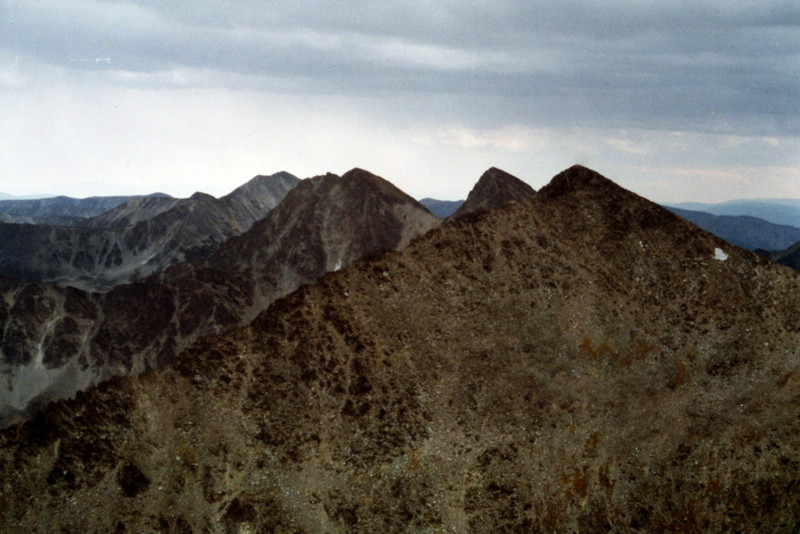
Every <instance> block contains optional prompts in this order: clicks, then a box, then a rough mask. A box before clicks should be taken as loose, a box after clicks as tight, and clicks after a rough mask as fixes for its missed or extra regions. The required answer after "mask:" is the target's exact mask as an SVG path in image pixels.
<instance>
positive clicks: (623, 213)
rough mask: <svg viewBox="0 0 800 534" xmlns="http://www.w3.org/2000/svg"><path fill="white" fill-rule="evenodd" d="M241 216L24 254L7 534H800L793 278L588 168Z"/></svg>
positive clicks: (10, 300)
mask: <svg viewBox="0 0 800 534" xmlns="http://www.w3.org/2000/svg"><path fill="white" fill-rule="evenodd" d="M247 187H250V188H251V189H250V190H249V191H247V192H246V194H243V195H240V196H239V197H238V198H236V195H235V192H234V193H232V196H233V197H234V198H233V199H232V200H229V201H226V200H225V199H226V198H227V197H223V198H222V199H214V198H213V197H208V196H205V195H195V196H193V197H192V198H190V199H182V200H181V199H172V198H168V197H164V196H150V197H141V198H135V199H129V200H127V201H126V202H124V203H121V204H118V205H117V206H115V207H113V208H112V209H111V211H108V210H106V211H105V212H104V213H100V214H96V215H94V216H92V217H91V218H86V220H85V221H83V222H80V221H79V224H73V225H72V226H63V225H62V226H58V227H54V226H42V225H28V226H24V225H20V224H15V225H13V226H16V227H15V228H11V229H8V230H3V231H4V232H7V233H5V234H3V235H4V237H3V238H2V239H3V241H2V243H3V246H4V247H6V244H7V243H8V244H9V245H8V246H11V244H12V243H13V246H14V247H17V248H16V249H15V250H17V251H18V252H14V251H10V252H9V251H3V252H2V254H3V255H4V256H3V260H2V265H3V269H4V271H3V272H4V273H5V274H6V275H7V276H6V277H4V278H3V279H2V281H0V294H2V299H0V326H2V346H1V347H0V348H1V349H2V360H0V373H2V379H3V381H2V384H0V417H2V423H3V426H5V427H6V428H5V430H3V431H2V432H0V530H2V531H3V532H97V533H100V532H102V533H106V532H137V533H138V532H180V533H188V532H231V533H234V532H235V533H244V532H263V533H267V532H286V533H289V532H291V533H299V532H308V533H311V532H326V533H334V532H336V533H361V532H363V533H374V532H408V533H438V532H459V533H460V532H476V533H484V532H486V533H488V532H600V531H602V532H606V531H611V532H793V531H796V529H797V525H799V524H800V483H798V480H800V273H798V272H797V271H795V270H793V269H790V268H788V267H785V266H782V265H779V264H778V263H776V262H774V261H772V260H771V259H769V258H767V257H764V256H762V255H758V254H756V253H754V252H751V251H749V250H745V249H742V248H739V247H737V246H735V245H733V244H730V243H729V242H727V241H724V240H723V239H721V238H719V237H716V236H714V235H712V234H710V233H708V232H707V231H705V230H702V229H700V228H698V227H697V226H695V225H694V224H692V223H691V222H689V221H688V220H687V219H685V218H682V217H680V216H678V215H676V214H675V213H672V212H671V211H669V210H667V209H666V208H664V207H661V206H659V205H657V204H654V203H652V202H650V201H648V200H646V199H644V198H642V197H639V196H637V195H636V194H634V193H632V192H630V191H627V190H625V189H623V188H621V187H619V186H618V185H616V184H615V183H614V182H612V181H611V180H609V179H607V178H605V177H603V176H601V175H599V174H598V173H596V172H594V171H592V170H590V169H587V168H585V167H581V166H574V167H571V168H569V169H567V170H565V171H564V172H562V173H560V174H558V175H557V176H555V177H554V178H552V180H551V181H550V182H549V184H548V185H546V186H545V187H543V188H541V189H540V190H539V191H538V192H536V191H534V190H533V189H532V188H530V187H529V186H528V185H527V184H525V183H524V182H523V181H521V180H519V179H518V178H516V177H514V176H512V175H510V174H508V173H505V172H503V171H501V170H499V169H495V168H492V169H489V170H488V171H487V172H486V173H485V174H484V175H483V176H482V177H481V178H480V180H479V181H478V182H477V184H476V186H475V188H474V189H473V191H472V192H471V193H470V194H469V196H468V197H467V201H466V202H465V203H464V204H463V205H461V206H460V207H458V211H455V212H453V211H452V210H450V212H449V213H452V214H451V215H450V216H449V217H447V219H445V220H444V221H442V219H440V218H439V217H436V216H434V215H432V214H431V213H430V212H429V211H428V210H427V209H426V208H425V207H424V206H423V205H422V204H420V203H419V202H417V201H416V200H414V199H413V198H411V197H409V196H408V195H406V194H405V193H403V192H402V191H400V190H399V189H397V188H396V187H394V186H393V185H392V184H391V183H389V182H387V181H386V180H384V179H382V178H380V177H378V176H375V175H373V174H371V173H369V172H367V171H365V170H361V169H353V170H352V171H349V172H347V173H345V174H344V175H342V176H337V175H333V174H328V175H325V176H319V177H315V178H309V179H304V180H298V179H296V178H294V177H292V176H291V175H288V174H286V173H279V174H278V175H273V176H271V177H260V178H258V179H255V180H254V182H251V183H250V184H248V186H247ZM427 200H430V199H427ZM438 207H440V208H447V209H449V208H451V207H452V208H455V207H456V206H445V205H441V204H439V205H438ZM20 216H22V215H20ZM60 216H69V217H74V214H62V215H60ZM178 219H179V220H181V221H183V222H182V223H179V224H176V223H173V222H171V221H174V220H178ZM15 232H18V234H17V233H15ZM59 232H61V233H59ZM181 232H185V233H181ZM16 235H19V236H20V237H13V238H12V237H6V236H16ZM23 236H24V237H23ZM115 246H116V248H115ZM26 247H28V248H26ZM43 250H46V251H48V252H47V254H44V255H43V252H42V251H43ZM37 251H38V252H37ZM118 260H119V261H118ZM14 262H16V263H14ZM9 266H11V267H9ZM14 269H17V271H14Z"/></svg>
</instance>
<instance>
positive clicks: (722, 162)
mask: <svg viewBox="0 0 800 534" xmlns="http://www.w3.org/2000/svg"><path fill="white" fill-rule="evenodd" d="M189 5H191V6H193V7H192V8H189V7H188V6H189ZM0 28H1V29H0V110H2V117H3V119H2V127H0V191H3V192H6V193H12V194H27V193H34V192H44V193H54V194H68V195H71V196H79V197H83V196H90V195H109V194H131V193H150V192H155V191H162V192H165V193H169V194H171V195H174V196H188V195H190V194H191V193H192V192H194V191H196V190H201V191H204V192H207V193H210V194H213V195H215V196H220V195H222V194H225V193H227V192H229V191H230V190H232V189H233V188H235V187H236V186H238V185H240V184H242V183H244V182H245V181H247V180H248V179H250V178H251V177H252V176H254V175H256V174H272V173H274V172H278V171H281V170H286V171H289V172H291V173H293V174H295V175H297V176H299V177H301V178H305V177H309V176H313V175H317V174H322V173H324V172H328V171H330V172H334V173H337V174H341V173H344V172H345V171H347V170H349V169H350V168H352V167H362V168H365V169H368V170H370V171H372V172H374V173H376V174H379V175H381V176H383V177H384V178H387V179H388V180H390V181H392V182H393V183H395V184H396V185H397V186H398V187H400V188H401V189H403V190H405V191H406V192H408V193H409V194H411V195H412V196H415V197H417V198H420V197H424V196H430V197H435V198H443V199H456V198H464V197H466V195H467V193H468V192H469V189H470V188H471V186H472V185H473V184H474V182H475V181H476V180H477V179H478V177H479V176H480V175H481V173H482V172H483V171H484V170H486V169H487V168H488V167H491V166H496V167H500V168H502V169H504V170H506V171H508V172H510V173H512V174H514V175H516V176H518V177H520V178H522V179H523V180H525V181H527V182H528V183H530V184H531V185H532V186H533V187H534V188H537V189H538V188H540V187H541V186H542V185H544V184H545V183H547V181H548V180H549V179H550V178H551V177H552V176H553V175H554V174H556V173H557V172H559V171H561V170H562V169H564V168H566V167H569V166H570V165H572V164H574V163H581V164H583V165H586V166H589V167H592V168H594V169H596V170H598V171H600V172H601V173H603V174H605V175H606V176H607V177H609V178H611V179H613V180H615V181H616V182H618V183H620V184H621V185H623V186H625V187H627V188H629V189H632V190H633V191H635V192H637V193H639V194H640V195H643V196H646V197H648V198H651V199H653V200H656V201H662V202H665V201H682V200H697V201H706V202H716V201H722V200H728V199H732V198H753V197H766V198H776V197H795V198H800V82H799V81H798V80H800V74H799V73H800V3H798V2H797V1H796V0H787V1H771V0H758V1H749V0H736V1H730V0H724V1H723V0H719V1H709V2H701V1H688V0H687V1H669V0H666V1H665V0H661V1H657V2H656V1H652V2H651V1H647V0H611V1H608V2H603V3H599V2H575V1H569V0H558V1H548V0H540V1H537V2H524V1H510V0H508V1H504V0H492V1H480V2H479V1H464V0H462V1H446V0H429V1H423V0H416V1H405V2H378V1H375V0H371V1H360V0H347V1H344V0H339V1H328V2H313V1H302V0H291V1H285V2H283V1H255V0H236V1H221V0H198V1H195V2H178V1H177V0H151V1H144V0H143V1H118V0H113V1H111V0H109V1H102V0H78V1H76V0H72V1H67V0H36V1H31V0H0Z"/></svg>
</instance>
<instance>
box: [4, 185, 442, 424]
mask: <svg viewBox="0 0 800 534" xmlns="http://www.w3.org/2000/svg"><path fill="white" fill-rule="evenodd" d="M438 223H439V221H438V219H436V217H434V216H433V215H431V214H430V213H429V212H428V211H427V210H425V208H423V207H422V206H421V205H420V204H418V203H417V202H416V201H415V200H413V199H412V198H411V197H409V196H407V195H405V193H402V192H401V191H400V190H398V189H397V188H395V187H394V186H392V185H391V184H389V183H388V182H386V181H385V180H382V179H381V178H378V177H377V176H374V175H371V174H369V173H367V172H365V171H360V170H354V171H351V172H349V173H347V174H345V175H344V176H342V177H338V176H335V175H329V176H325V177H318V178H313V179H309V180H304V181H303V182H302V183H301V184H300V185H298V186H297V187H296V188H294V189H293V190H292V191H290V192H289V194H288V195H287V197H286V199H285V200H284V201H283V202H282V203H281V204H280V205H279V206H278V207H277V208H276V209H274V210H272V211H270V213H269V214H268V215H267V217H266V218H265V219H263V220H261V221H259V222H258V223H256V224H255V225H253V227H252V228H251V229H250V230H249V231H247V232H245V233H244V234H242V235H241V236H238V237H236V238H234V239H232V240H230V241H228V242H226V243H225V245H224V246H222V247H221V248H220V249H219V250H218V251H217V252H216V253H214V254H213V255H211V256H210V257H209V258H194V259H193V261H185V262H182V263H180V264H176V265H175V266H173V267H171V268H169V269H167V270H166V271H165V272H163V273H161V274H158V275H153V276H152V277H150V278H149V279H147V280H146V281H145V282H144V283H137V284H129V285H121V286H117V287H115V288H114V289H112V290H110V291H108V292H107V293H103V294H96V293H86V292H82V291H78V290H76V289H72V288H66V289H63V288H58V287H53V286H48V285H45V284H41V283H30V284H24V283H18V282H14V281H13V280H5V281H4V283H5V286H0V290H2V296H3V299H0V327H1V330H2V340H1V341H2V343H1V344H0V348H2V360H0V375H2V377H3V382H2V383H0V425H2V424H3V423H7V422H8V421H10V420H12V419H14V418H17V417H19V416H24V415H25V414H26V413H28V412H30V411H31V410H32V409H35V408H37V407H38V406H40V405H41V404H42V403H45V402H47V401H48V400H50V399H52V398H61V397H63V396H64V395H68V394H71V393H73V392H74V391H76V389H79V388H82V387H84V386H85V385H86V384H87V383H97V382H98V381H101V380H104V379H106V378H108V377H109V376H113V375H128V374H137V373H139V372H141V371H143V370H145V369H147V368H150V367H157V366H159V365H162V364H163V363H165V362H168V361H171V360H172V359H173V358H174V357H175V355H177V354H178V353H179V352H180V351H181V350H182V349H183V348H184V347H186V346H188V345H189V344H190V343H192V342H193V341H194V340H195V339H197V337H199V336H204V335H210V334H213V333H217V332H221V331H224V330H226V329H228V328H231V327H234V326H238V325H240V324H242V323H243V321H245V320H248V319H249V318H252V317H253V316H255V315H256V314H257V313H259V312H260V311H262V310H263V309H265V308H266V307H267V305H269V304H270V303H271V302H272V301H274V300H275V299H276V298H278V297H280V296H283V295H285V294H287V293H288V292H290V291H292V290H294V289H296V288H297V287H298V286H299V285H301V284H304V283H308V282H312V281H313V280H315V279H316V278H318V277H319V276H321V275H323V274H325V272H327V271H331V270H335V269H338V268H340V267H342V266H344V265H348V264H350V263H352V262H353V261H355V260H356V259H358V258H360V257H362V256H363V255H365V254H367V253H370V252H373V251H375V250H380V249H391V248H398V247H402V246H405V245H406V244H407V243H408V242H409V241H410V240H411V239H412V238H414V237H416V236H417V235H420V234H422V233H424V232H426V231H428V230H429V229H431V228H433V227H435V226H436V225H438Z"/></svg>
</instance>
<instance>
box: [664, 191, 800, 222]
mask: <svg viewBox="0 0 800 534" xmlns="http://www.w3.org/2000/svg"><path fill="white" fill-rule="evenodd" d="M668 207H675V208H680V209H684V210H692V211H704V212H706V213H711V214H712V215H749V216H750V217H758V218H759V219H764V220H765V221H769V222H771V223H775V224H784V225H789V226H795V227H798V228H800V199H792V198H789V199H744V200H730V201H728V202H722V203H719V204H703V203H700V202H681V203H677V204H669V206H668Z"/></svg>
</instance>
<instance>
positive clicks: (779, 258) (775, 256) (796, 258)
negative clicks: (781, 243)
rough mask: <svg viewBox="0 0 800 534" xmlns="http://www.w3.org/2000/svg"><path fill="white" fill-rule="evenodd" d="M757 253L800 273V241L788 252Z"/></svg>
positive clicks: (765, 251)
mask: <svg viewBox="0 0 800 534" xmlns="http://www.w3.org/2000/svg"><path fill="white" fill-rule="evenodd" d="M756 252H757V253H758V254H760V255H762V256H764V257H765V258H769V259H771V260H773V261H776V262H778V263H780V264H781V265H785V266H786V267H791V268H792V269H794V270H796V271H800V241H798V242H797V243H795V244H794V245H792V246H791V247H789V248H787V249H786V250H774V251H767V250H757V251H756Z"/></svg>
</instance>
